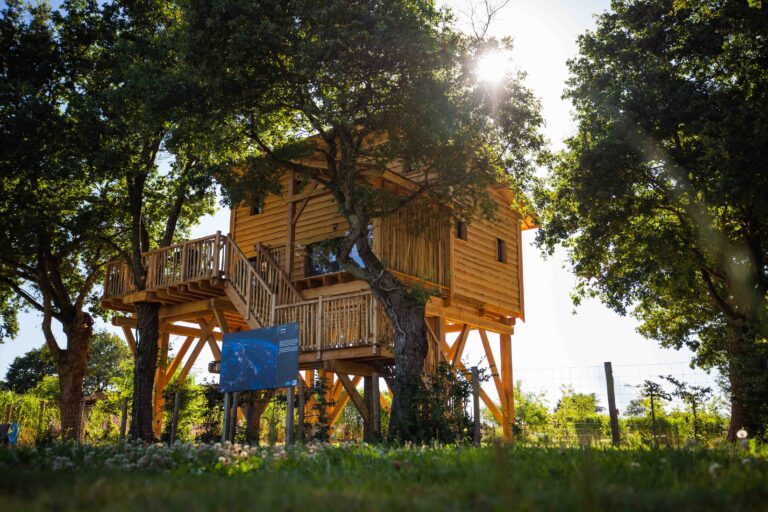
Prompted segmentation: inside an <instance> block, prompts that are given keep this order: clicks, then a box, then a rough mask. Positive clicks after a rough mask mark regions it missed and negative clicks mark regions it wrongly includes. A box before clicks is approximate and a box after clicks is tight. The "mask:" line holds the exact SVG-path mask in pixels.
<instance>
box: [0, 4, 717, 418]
mask: <svg viewBox="0 0 768 512" xmlns="http://www.w3.org/2000/svg"><path fill="white" fill-rule="evenodd" d="M447 4H449V5H450V7H451V8H452V9H453V10H454V11H455V12H456V13H457V16H458V17H459V19H460V20H466V14H467V13H468V12H469V4H468V3H467V2H466V1H463V0H452V1H449V2H447ZM608 5H609V2H608V0H511V2H510V3H509V4H508V5H507V6H506V7H505V8H504V9H503V10H502V11H501V12H500V13H499V15H498V16H497V18H496V19H495V22H494V24H493V25H492V27H491V32H492V33H493V34H494V35H498V36H503V35H511V36H512V37H513V38H514V41H515V48H514V50H513V55H512V56H513V62H514V65H515V66H517V67H519V68H521V69H523V70H525V71H526V72H527V73H528V77H527V84H528V86H529V87H531V88H532V89H533V91H534V92H535V93H536V95H537V96H539V97H540V98H541V102H542V107H543V114H544V118H545V120H546V123H547V125H546V134H547V136H548V137H549V139H550V141H551V143H552V146H553V147H554V148H555V149H557V148H561V147H562V141H563V139H564V138H566V137H567V136H568V135H570V134H571V133H573V131H574V124H573V121H572V120H571V117H570V105H569V104H568V102H566V101H565V100H563V99H562V98H561V96H562V92H563V88H564V83H565V80H566V78H567V67H566V60H567V59H568V58H570V57H572V56H573V55H575V52H576V45H575V41H576V38H577V36H578V35H579V34H581V33H583V32H584V31H585V30H588V29H591V28H593V27H594V18H593V14H594V13H597V12H602V11H604V10H606V9H607V8H608ZM462 22H463V21H462ZM228 226H229V212H228V211H225V210H220V211H219V212H217V213H216V215H214V216H210V217H207V218H205V219H203V220H202V222H201V223H200V225H199V226H198V227H197V228H196V229H195V230H194V233H193V235H194V236H203V235H207V234H211V233H214V232H215V231H216V230H221V231H223V232H226V231H227V229H228ZM534 236H535V233H533V232H531V231H528V232H526V233H524V234H523V242H524V251H523V258H524V279H525V309H526V322H525V323H518V325H517V326H516V328H515V335H514V337H513V367H514V369H515V372H516V375H517V376H521V377H522V376H524V375H533V374H532V373H531V372H533V371H538V372H539V373H540V374H541V372H549V374H547V375H549V377H547V378H546V379H544V381H546V382H549V384H542V386H548V390H549V391H550V392H552V390H553V389H557V388H559V383H558V381H563V382H565V381H567V380H568V379H569V378H570V379H571V380H573V381H574V382H573V383H574V384H576V383H577V381H578V382H582V381H583V382H585V383H586V382H592V381H593V380H594V379H595V378H597V377H595V374H594V371H595V370H594V368H595V367H597V366H598V365H599V366H602V363H603V362H604V361H612V362H613V363H614V365H618V366H620V367H621V365H633V366H632V368H634V370H633V375H634V377H632V378H630V376H629V375H628V376H627V379H629V380H630V381H632V382H634V381H635V380H637V379H639V378H640V376H641V375H644V374H647V376H648V377H652V376H654V375H658V374H659V373H669V372H674V373H678V374H679V373H680V372H682V371H689V370H685V364H687V362H688V361H689V360H690V357H691V354H690V352H688V351H687V350H681V351H674V350H665V349H661V348H659V347H658V345H657V343H656V342H654V341H652V340H647V339H644V338H643V337H641V336H640V335H639V334H637V332H636V327H637V323H636V321H635V320H633V319H632V318H628V317H621V316H619V315H617V314H616V313H614V312H612V311H610V310H608V309H607V308H606V307H605V306H603V305H602V304H600V303H599V302H598V301H596V300H586V301H584V303H583V304H582V305H581V306H580V307H579V308H578V309H576V310H575V311H574V306H573V304H572V303H571V300H570V293H571V290H572V288H573V285H574V283H575V279H574V277H573V275H572V274H570V273H569V271H568V269H567V268H566V261H565V254H564V253H563V252H562V251H558V252H557V253H556V254H555V255H554V256H553V257H551V258H548V259H545V258H543V257H542V255H541V253H540V251H539V250H538V249H537V248H536V247H535V246H534V245H533V239H534ZM21 320H22V325H21V332H20V334H19V336H18V338H17V339H16V340H12V341H7V342H6V343H5V344H2V345H0V375H4V374H5V370H6V368H7V366H8V364H9V363H10V362H11V361H12V360H13V358H14V357H16V356H18V355H21V354H23V353H24V352H26V351H27V350H29V349H30V348H32V347H35V346H39V345H41V344H42V343H43V338H42V333H41V332H40V319H39V317H38V316H37V315H35V314H24V315H22V319H21ZM479 345H480V343H479V340H477V339H473V338H470V344H469V346H468V352H467V355H466V360H467V363H469V364H470V365H471V364H475V363H478V362H480V361H481V359H482V357H481V352H482V348H481V347H479ZM205 350H208V348H207V347H206V349H205ZM210 359H211V354H210V353H203V354H202V355H201V357H200V360H199V364H198V365H197V368H196V369H197V374H198V376H199V377H205V376H207V372H205V370H204V369H203V368H204V366H205V365H206V364H207V362H208V361H209V360H210ZM542 368H544V369H549V370H534V369H542ZM571 368H577V370H575V373H574V371H573V370H569V371H570V373H568V372H567V371H566V370H564V369H571ZM627 368H629V366H627ZM569 375H571V376H570V377H569ZM559 376H560V377H559ZM704 378H706V377H702V376H701V375H697V379H698V381H701V379H704ZM565 383H567V382H565ZM524 386H525V383H524ZM550 388H551V389H550ZM489 392H492V390H491V389H489ZM620 406H621V404H620Z"/></svg>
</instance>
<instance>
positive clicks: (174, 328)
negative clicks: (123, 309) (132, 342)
mask: <svg viewBox="0 0 768 512" xmlns="http://www.w3.org/2000/svg"><path fill="white" fill-rule="evenodd" d="M112 325H114V326H115V327H130V328H135V327H136V319H135V318H128V317H124V316H122V317H115V318H113V319H112ZM159 331H160V332H167V333H169V334H176V335H178V336H194V337H195V338H200V337H201V336H202V335H203V331H202V330H200V329H197V328H195V327H189V326H186V325H177V324H169V323H161V324H160V329H159ZM212 335H213V339H215V340H216V341H221V338H222V335H221V333H220V332H216V331H214V332H213V333H212Z"/></svg>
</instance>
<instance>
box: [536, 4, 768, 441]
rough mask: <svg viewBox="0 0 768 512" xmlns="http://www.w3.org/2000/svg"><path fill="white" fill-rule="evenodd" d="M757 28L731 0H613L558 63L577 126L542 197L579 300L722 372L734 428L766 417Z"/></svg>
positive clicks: (762, 131) (552, 240)
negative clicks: (563, 64) (566, 72)
mask: <svg viewBox="0 0 768 512" xmlns="http://www.w3.org/2000/svg"><path fill="white" fill-rule="evenodd" d="M766 30H768V12H767V11H766V9H764V8H753V7H750V6H749V5H748V4H747V2H744V1H741V0H730V1H709V0H706V1H698V2H687V1H677V0H676V1H673V0H640V1H623V0H619V1H614V2H613V3H612V5H611V10H610V11H609V12H607V13H605V14H603V15H602V16H600V17H599V18H598V23H597V29H596V30H595V31H594V32H589V33H586V34H584V35H582V36H581V37H580V38H579V41H578V44H579V54H578V56H577V57H576V58H575V59H573V60H571V61H570V62H569V66H570V70H571V78H570V80H569V82H568V89H567V91H566V97H567V98H569V99H570V100H571V101H572V102H573V105H574V108H575V116H576V121H577V122H578V132H577V133H576V135H574V136H573V137H571V138H570V139H568V140H567V150H566V151H565V152H564V153H563V154H562V155H560V157H559V159H558V160H557V163H556V165H555V166H554V169H553V173H552V176H551V181H550V184H549V185H550V186H549V188H548V189H547V190H546V191H544V192H542V193H541V194H540V196H539V199H540V204H541V206H542V211H543V213H542V215H541V220H542V225H543V229H542V230H540V232H539V238H538V240H539V243H540V244H541V245H542V246H543V247H544V248H546V249H547V250H549V251H550V252H551V251H553V250H554V248H555V247H556V246H557V245H559V244H562V245H563V246H565V248H566V249H567V250H568V256H569V259H570V261H571V263H572V268H573V270H574V272H575V273H576V275H577V276H578V278H579V285H578V289H577V299H578V297H584V296H597V297H599V298H600V299H601V300H602V301H604V302H605V303H606V304H607V305H609V306H610V307H611V308H613V309H614V310H616V311H618V312H620V313H622V314H623V313H627V312H631V314H632V315H634V316H635V317H636V318H638V319H639V320H640V322H641V327H640V332H641V333H642V334H644V335H646V336H648V337H651V338H655V339H657V340H659V341H660V342H661V343H662V345H664V346H671V347H678V348H679V347H682V346H688V347H690V348H691V349H692V350H694V351H695V353H696V359H695V362H696V363H697V364H700V365H702V366H705V367H712V366H717V367H719V368H721V369H722V370H723V371H724V372H725V373H726V374H727V375H729V376H730V386H731V388H732V389H731V393H732V398H733V401H734V404H735V407H736V409H734V410H733V411H732V416H733V419H734V421H733V423H732V425H731V427H732V428H731V430H732V432H731V434H733V433H735V430H734V429H738V428H739V427H740V426H741V425H738V424H736V423H742V424H743V425H744V426H747V425H748V428H750V429H751V430H753V431H755V430H757V431H762V430H763V429H764V428H765V424H766V422H765V421H764V420H765V418H766V417H765V416H764V412H765V404H766V401H767V400H766V398H768V393H767V392H768V384H767V383H766V378H765V367H766V364H765V363H766V361H768V343H766V337H767V336H768V321H767V319H768V215H766V214H768V172H766V168H765V162H766V155H768V132H767V131H766V130H767V129H768V111H767V110H766V109H765V105H766V104H767V102H768V66H766V62H768V46H766V45H765V44H764V39H765V36H766ZM747 409H748V410H747ZM760 410H763V413H762V414H763V418H762V419H756V418H755V417H754V416H753V414H756V413H758V412H759V411H760ZM750 411H751V412H750Z"/></svg>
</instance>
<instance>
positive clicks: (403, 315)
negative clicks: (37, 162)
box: [190, 0, 543, 441]
mask: <svg viewBox="0 0 768 512" xmlns="http://www.w3.org/2000/svg"><path fill="white" fill-rule="evenodd" d="M191 4H192V8H191V9H190V17H191V21H190V27H191V31H190V32H191V39H192V41H193V45H194V49H195V51H193V52H191V53H192V55H193V58H196V59H195V60H196V62H197V65H198V67H199V69H200V73H201V74H202V75H204V76H205V77H206V80H207V82H208V84H209V91H210V96H211V97H212V98H219V99H216V100H215V102H216V104H218V105H224V106H226V108H229V109H231V111H232V112H233V113H234V114H235V115H236V116H237V119H238V120H240V122H241V130H242V132H243V133H245V134H246V135H247V136H248V137H249V138H250V140H251V142H252V143H253V145H254V146H255V147H256V148H258V149H259V150H260V152H261V154H260V155H259V156H258V157H255V158H253V159H251V160H249V161H247V162H245V163H243V164H242V165H240V166H238V167H236V168H235V169H234V172H231V173H229V174H226V173H225V174H224V176H223V178H224V179H225V183H226V185H227V192H228V199H229V201H230V202H231V203H232V204H233V205H234V204H236V203H238V202H240V201H241V200H243V199H246V198H253V197H254V196H255V197H260V195H261V194H263V193H264V192H266V191H269V190H270V187H269V185H273V184H274V183H275V182H276V178H277V177H278V176H279V175H281V174H283V173H285V172H290V173H293V175H294V176H295V177H296V179H297V180H300V181H301V182H303V183H313V184H314V185H316V186H318V187H319V188H320V189H322V190H326V191H328V192H330V193H331V195H332V196H333V197H334V199H335V200H336V203H337V205H338V208H339V211H340V213H341V214H342V216H343V217H344V218H345V219H346V221H347V224H348V229H347V231H346V233H344V235H343V238H342V241H341V243H339V244H338V246H337V247H336V250H335V252H336V253H337V258H338V261H339V262H340V263H341V266H342V267H343V269H344V270H345V271H346V272H349V273H350V274H352V275H353V276H355V277H356V278H358V279H361V280H363V281H365V282H366V283H368V284H369V285H370V288H371V290H372V292H373V294H374V296H375V298H376V299H377V301H378V302H379V303H380V304H382V305H383V307H384V309H385V310H386V312H387V315H388V317H389V319H390V321H391V323H392V324H393V327H394V337H395V375H394V390H393V392H394V402H393V404H392V411H391V414H392V416H391V418H390V428H389V436H390V437H391V438H392V439H401V440H415V441H417V440H421V439H422V438H423V437H424V436H427V437H428V436H429V435H431V434H429V433H426V432H424V431H423V429H422V428H421V427H422V423H421V421H420V417H419V411H420V410H423V408H421V407H420V400H421V399H420V397H422V396H424V393H422V391H423V390H422V389H421V388H422V381H421V372H422V369H423V363H424V358H425V356H426V353H427V335H426V327H425V324H424V311H425V305H426V300H427V298H428V295H426V294H425V293H424V290H422V289H417V288H413V287H410V286H408V285H407V284H406V283H404V282H403V281H402V280H400V279H399V278H397V277H396V276H395V275H394V274H393V273H391V272H389V271H388V269H387V265H386V264H385V262H383V261H382V260H381V258H380V255H377V254H376V252H375V250H374V248H373V247H372V244H371V238H370V236H369V233H370V226H371V225H372V222H373V220H374V219H376V218H386V217H388V216H392V215H395V214H398V213H402V212H408V211H414V212H415V211H425V212H428V213H429V214H430V215H439V216H443V218H444V219H445V222H446V223H447V222H449V219H450V218H454V219H461V220H470V219H471V218H473V217H474V216H475V215H476V214H480V213H482V214H487V215H490V214H491V212H492V210H493V207H492V204H491V203H492V202H491V200H490V198H489V197H488V194H487V186H488V185H490V184H493V183H497V182H502V183H507V184H510V183H515V182H516V181H515V180H516V179H522V178H524V177H528V176H529V175H530V171H531V168H532V159H533V158H534V157H535V156H536V155H537V153H538V151H539V150H540V149H541V147H542V144H543V141H542V137H541V135H540V134H539V131H538V129H539V126H540V124H541V117H540V115H539V111H538V103H537V101H536V100H535V99H534V97H533V95H532V94H531V92H530V91H529V90H528V89H526V88H525V87H524V86H523V85H522V80H521V75H519V74H514V73H510V74H508V75H507V76H506V77H505V80H503V81H502V82H501V83H500V84H489V83H482V82H480V81H479V80H478V79H477V75H476V66H475V62H476V60H477V57H478V56H479V55H481V54H483V52H486V51H500V50H503V49H504V47H505V45H506V42H499V41H478V40H476V39H472V38H467V37H463V36H462V35H460V34H458V33H457V32H456V31H454V30H453V29H452V28H451V19H450V17H449V16H447V15H446V13H445V12H443V11H440V10H438V9H436V8H435V6H434V4H433V3H432V2H430V1H426V0H424V1H422V0H416V1H405V0H398V1H391V0H388V1H382V0H356V1H352V2H350V1H346V0H333V1H326V0H323V1H319V0H300V1H295V2H285V1H280V0H272V1H267V2H262V1H258V2H256V1H246V2H243V1H240V0H227V1H223V2H211V1H208V0H197V1H193V2H191ZM235 34H236V36H235ZM310 136H311V137H310ZM310 155H312V156H313V158H303V157H307V156H310ZM393 162H396V163H402V164H403V165H404V167H405V168H407V169H411V170H416V171H421V172H422V174H423V177H424V179H423V181H420V182H418V183H417V185H416V187H415V188H413V189H412V190H407V189H402V190H397V191H396V190H392V189H389V188H383V187H380V186H378V185H377V183H376V180H375V179H370V177H371V176H372V175H374V174H376V173H380V172H382V171H385V170H388V169H389V167H390V166H391V165H392V163H393ZM272 188H274V186H272ZM414 224H416V223H414ZM411 229H413V230H414V231H417V230H418V229H419V226H413V227H412V228H411ZM422 229H423V227H422ZM353 250H356V251H357V254H359V256H360V259H359V260H357V261H356V260H355V258H353V257H352V253H353Z"/></svg>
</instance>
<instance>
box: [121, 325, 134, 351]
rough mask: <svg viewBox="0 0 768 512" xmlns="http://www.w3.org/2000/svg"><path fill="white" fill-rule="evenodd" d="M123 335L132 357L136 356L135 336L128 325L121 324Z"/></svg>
mask: <svg viewBox="0 0 768 512" xmlns="http://www.w3.org/2000/svg"><path fill="white" fill-rule="evenodd" d="M123 336H125V342H126V343H127V344H128V348H130V349H131V354H133V357H136V338H134V337H133V331H131V328H130V327H127V326H123Z"/></svg>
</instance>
